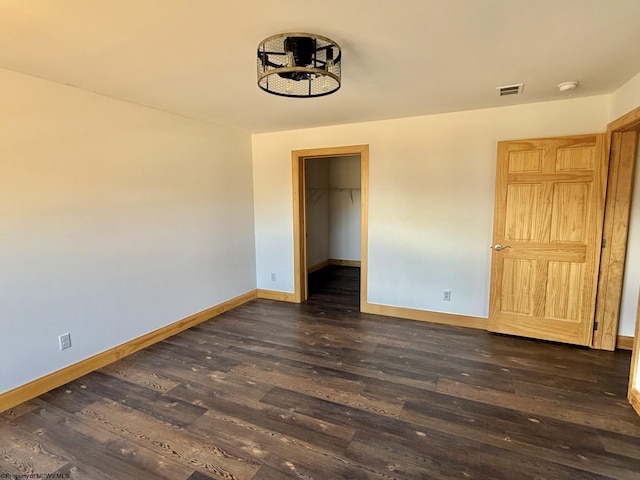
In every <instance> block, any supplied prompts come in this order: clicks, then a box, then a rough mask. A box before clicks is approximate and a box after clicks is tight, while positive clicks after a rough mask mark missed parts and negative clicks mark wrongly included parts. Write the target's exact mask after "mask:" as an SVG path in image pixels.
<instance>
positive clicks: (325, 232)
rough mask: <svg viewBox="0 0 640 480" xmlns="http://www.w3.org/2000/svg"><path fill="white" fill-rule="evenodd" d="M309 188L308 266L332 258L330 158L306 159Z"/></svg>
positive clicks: (307, 185)
mask: <svg viewBox="0 0 640 480" xmlns="http://www.w3.org/2000/svg"><path fill="white" fill-rule="evenodd" d="M305 171H306V189H307V204H306V207H307V211H306V214H307V267H313V266H315V265H318V264H320V263H322V262H325V261H327V260H329V258H330V250H331V248H330V244H329V229H330V219H329V216H330V213H329V159H328V158H311V159H307V160H305Z"/></svg>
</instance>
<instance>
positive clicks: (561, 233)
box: [489, 134, 606, 345]
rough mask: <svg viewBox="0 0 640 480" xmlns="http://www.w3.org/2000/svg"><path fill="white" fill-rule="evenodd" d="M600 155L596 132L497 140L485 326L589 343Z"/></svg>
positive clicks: (602, 172)
mask: <svg viewBox="0 0 640 480" xmlns="http://www.w3.org/2000/svg"><path fill="white" fill-rule="evenodd" d="M605 162H606V158H605V155H604V135H603V134H598V135H580V136H572V137H561V138H547V139H537V140H520V141H509V142H500V143H499V144H498V163H497V176H496V204H495V213H494V233H493V244H494V246H498V245H499V247H495V248H494V251H493V257H492V266H491V299H490V316H489V330H491V331H494V332H501V333H508V334H513V335H521V336H527V337H534V338H540V339H546V340H555V341H561V342H567V343H574V344H580V345H588V344H590V342H591V338H592V333H593V318H594V309H595V294H596V286H597V275H598V264H599V258H600V243H601V237H602V218H603V213H604V197H605V195H604V187H605V185H606V168H605V167H606V166H605Z"/></svg>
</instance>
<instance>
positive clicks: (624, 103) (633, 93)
mask: <svg viewBox="0 0 640 480" xmlns="http://www.w3.org/2000/svg"><path fill="white" fill-rule="evenodd" d="M637 107H640V73H638V74H637V75H636V76H635V77H633V78H632V79H631V80H629V81H628V82H627V83H625V84H624V85H622V86H621V87H620V88H618V90H616V91H615V92H614V93H613V95H612V96H611V114H610V118H609V119H610V120H615V119H616V118H619V117H621V116H622V115H624V114H625V113H629V112H630V111H631V110H633V109H634V108H637Z"/></svg>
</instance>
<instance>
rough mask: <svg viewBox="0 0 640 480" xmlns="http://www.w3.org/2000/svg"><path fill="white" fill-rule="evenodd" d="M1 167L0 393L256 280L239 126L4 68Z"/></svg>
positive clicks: (247, 153)
mask: <svg viewBox="0 0 640 480" xmlns="http://www.w3.org/2000/svg"><path fill="white" fill-rule="evenodd" d="M0 172H1V173H0V219H1V220H0V272H2V275H0V323H1V325H2V338H3V339H4V340H5V341H4V342H3V344H2V358H3V360H2V363H1V367H0V392H3V391H6V390H9V389H11V388H13V387H16V386H18V385H21V384H24V383H26V382H28V381H30V380H34V379H35V378H38V377H40V376H42V375H45V374H47V373H49V372H52V371H54V370H58V369H60V368H62V367H65V366H68V365H70V364H72V363H74V362H77V361H79V360H82V359H84V358H87V357H89V356H92V355H94V354H96V353H98V352H100V351H103V350H106V349H108V348H110V347H113V346H115V345H118V344H121V343H124V342H126V341H128V340H131V339H132V338H135V337H137V336H140V335H142V334H144V333H147V332H149V331H152V330H154V329H157V328H159V327H162V326H164V325H167V324H170V323H172V322H175V321H177V320H179V319H181V318H184V317H186V316H188V315H190V314H193V313H195V312H198V311H201V310H203V309H206V308H207V307H211V306H212V305H215V304H218V303H221V302H223V301H225V300H227V299H230V298H233V297H235V296H237V295H240V294H242V293H245V292H247V291H250V290H253V289H254V288H255V260H254V232H253V199H252V181H251V149H250V137H249V136H248V135H247V134H243V133H238V132H235V131H229V130H223V129H220V128H216V127H214V126H211V125H207V124H204V123H198V122H194V121H190V120H187V119H185V118H182V117H177V116H173V115H169V114H165V113H162V112H159V111H156V110H152V109H148V108H143V107H140V106H137V105H132V104H128V103H124V102H120V101H116V100H112V99H109V98H106V97H103V96H99V95H95V94H92V93H88V92H84V91H82V90H79V89H75V88H71V87H67V86H63V85H59V84H54V83H50V82H47V81H43V80H39V79H36V78H32V77H28V76H24V75H19V74H16V73H13V72H10V71H6V70H1V69H0ZM66 332H70V333H71V338H72V343H73V347H72V348H71V349H69V350H65V351H62V352H61V351H59V349H58V335H60V334H63V333H66Z"/></svg>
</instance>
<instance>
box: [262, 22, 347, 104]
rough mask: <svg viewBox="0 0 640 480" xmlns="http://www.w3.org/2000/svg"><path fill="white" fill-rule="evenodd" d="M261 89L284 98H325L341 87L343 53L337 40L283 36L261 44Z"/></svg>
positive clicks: (268, 39) (297, 34)
mask: <svg viewBox="0 0 640 480" xmlns="http://www.w3.org/2000/svg"><path fill="white" fill-rule="evenodd" d="M257 64H258V86H259V87H260V88H261V89H262V90H264V91H265V92H269V93H273V94H274V95H281V96H283V97H300V98H309V97H322V96H323V95H329V94H330V93H333V92H335V91H337V90H338V89H339V88H340V74H341V67H342V52H341V50H340V46H339V45H338V44H337V43H336V42H334V41H333V40H331V39H329V38H327V37H322V36H320V35H314V34H310V33H281V34H278V35H273V36H271V37H268V38H265V39H264V40H263V41H262V42H260V44H259V45H258V59H257Z"/></svg>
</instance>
